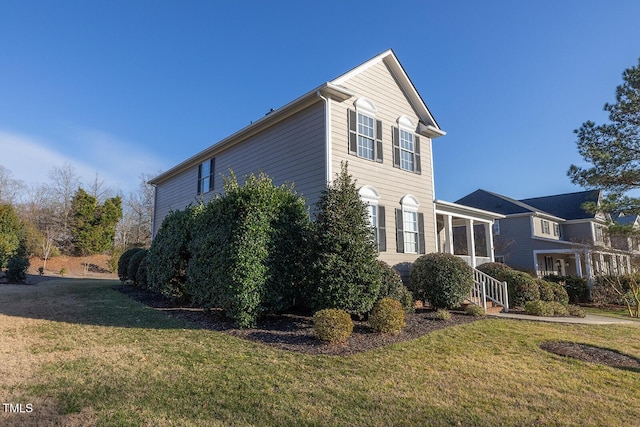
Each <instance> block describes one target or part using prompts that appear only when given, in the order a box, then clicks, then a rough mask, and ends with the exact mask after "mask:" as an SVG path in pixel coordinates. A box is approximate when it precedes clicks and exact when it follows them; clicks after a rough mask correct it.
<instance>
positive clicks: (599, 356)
mask: <svg viewBox="0 0 640 427" xmlns="http://www.w3.org/2000/svg"><path fill="white" fill-rule="evenodd" d="M540 348H542V349H543V350H546V351H549V352H551V353H555V354H558V355H560V356H564V357H571V358H573V359H578V360H582V361H585V362H591V363H599V364H601V365H607V366H611V367H613V368H621V369H632V370H637V371H640V359H637V358H635V357H632V356H627V355H626V354H623V353H620V352H617V351H614V350H609V349H606V348H601V347H595V346H592V345H587V344H578V343H572V342H563V341H561V342H545V343H542V344H540Z"/></svg>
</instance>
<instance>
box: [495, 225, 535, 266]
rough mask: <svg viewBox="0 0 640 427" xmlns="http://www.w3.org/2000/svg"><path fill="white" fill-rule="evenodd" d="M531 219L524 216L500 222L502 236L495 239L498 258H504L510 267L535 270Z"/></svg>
mask: <svg viewBox="0 0 640 427" xmlns="http://www.w3.org/2000/svg"><path fill="white" fill-rule="evenodd" d="M533 242H534V241H533V240H532V239H531V217H530V216H522V217H515V218H509V217H507V218H504V219H501V220H500V235H499V236H495V237H494V247H495V248H496V256H503V257H504V262H505V264H507V265H508V266H510V267H513V268H517V269H522V270H533V269H534V265H533V245H534V243H533Z"/></svg>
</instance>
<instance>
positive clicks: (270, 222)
mask: <svg viewBox="0 0 640 427" xmlns="http://www.w3.org/2000/svg"><path fill="white" fill-rule="evenodd" d="M224 190H225V191H224V193H225V195H224V196H223V197H218V198H216V199H213V200H211V201H210V202H209V203H207V204H206V205H205V206H204V207H203V208H202V211H201V213H200V214H199V215H198V217H197V218H196V219H195V221H194V222H193V231H192V233H193V237H192V238H191V241H190V242H189V245H188V251H189V253H191V254H192V256H191V259H190V261H189V265H188V266H187V287H188V290H189V292H190V294H191V295H192V297H193V301H194V303H195V304H198V305H200V306H203V307H205V308H210V307H219V308H222V309H223V310H224V312H225V314H226V315H227V316H229V317H230V318H232V319H234V320H235V321H236V323H237V324H238V326H240V327H252V326H254V325H255V324H256V321H257V318H258V316H260V315H262V314H263V313H268V312H281V311H284V310H286V309H288V308H290V307H292V306H293V303H294V300H295V298H296V296H297V295H298V294H299V293H300V292H299V286H300V284H301V283H303V281H304V278H305V273H306V271H305V268H304V266H305V264H306V263H307V262H308V261H307V259H306V257H307V252H306V250H307V249H306V248H307V247H308V240H309V237H308V231H309V228H310V224H309V214H308V211H307V208H306V207H305V202H304V200H303V199H302V198H301V197H299V196H298V195H297V194H296V193H295V192H294V191H293V188H292V187H291V186H289V185H285V186H280V187H276V186H274V185H273V182H272V180H271V179H270V178H268V177H267V176H266V175H264V174H260V175H259V176H255V175H250V176H248V177H246V178H245V183H244V185H243V186H240V185H238V183H237V181H236V178H235V176H234V175H233V174H231V177H230V178H228V179H225V183H224Z"/></svg>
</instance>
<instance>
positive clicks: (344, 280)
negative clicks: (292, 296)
mask: <svg viewBox="0 0 640 427" xmlns="http://www.w3.org/2000/svg"><path fill="white" fill-rule="evenodd" d="M316 208H317V214H316V221H315V223H314V232H313V240H312V242H313V250H312V253H313V263H312V270H311V271H312V278H313V282H312V286H311V287H310V288H309V292H308V298H309V300H310V302H311V304H312V307H313V308H314V309H316V310H317V309H323V308H339V309H343V310H345V311H347V312H349V313H352V314H364V313H368V312H369V311H371V308H372V307H373V304H374V303H375V301H376V300H377V298H378V294H379V292H380V279H381V278H380V273H379V268H378V262H377V256H378V248H377V245H376V243H375V240H374V233H373V228H372V227H371V224H370V223H369V214H368V211H367V205H366V204H365V203H364V202H363V201H362V200H361V199H360V195H359V194H358V191H357V189H356V185H355V182H354V181H353V180H352V177H351V175H349V173H348V172H347V165H346V164H345V163H343V164H342V168H341V171H340V174H338V176H337V177H336V179H335V180H334V181H333V182H332V183H331V185H330V186H328V187H327V188H326V189H325V190H324V191H323V193H322V195H321V197H320V200H319V201H318V204H317V205H316Z"/></svg>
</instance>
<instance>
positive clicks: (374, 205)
mask: <svg viewBox="0 0 640 427" xmlns="http://www.w3.org/2000/svg"><path fill="white" fill-rule="evenodd" d="M358 194H359V195H360V200H362V201H363V202H364V203H366V204H367V212H368V214H369V224H370V225H371V227H373V231H374V235H375V242H376V244H378V243H379V242H378V224H379V221H378V201H379V200H380V193H378V190H376V189H375V188H374V187H372V186H370V185H365V186H363V187H362V188H360V190H358Z"/></svg>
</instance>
